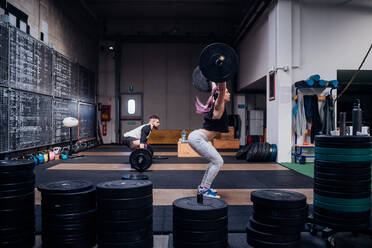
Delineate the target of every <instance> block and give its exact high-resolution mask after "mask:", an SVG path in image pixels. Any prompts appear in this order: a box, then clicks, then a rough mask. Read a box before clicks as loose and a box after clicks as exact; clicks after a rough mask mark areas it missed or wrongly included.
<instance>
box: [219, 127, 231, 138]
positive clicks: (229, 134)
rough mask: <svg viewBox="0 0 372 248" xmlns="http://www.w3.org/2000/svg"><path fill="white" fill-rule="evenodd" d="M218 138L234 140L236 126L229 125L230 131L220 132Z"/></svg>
mask: <svg viewBox="0 0 372 248" xmlns="http://www.w3.org/2000/svg"><path fill="white" fill-rule="evenodd" d="M218 139H221V140H233V139H234V127H229V132H228V133H220V137H218Z"/></svg>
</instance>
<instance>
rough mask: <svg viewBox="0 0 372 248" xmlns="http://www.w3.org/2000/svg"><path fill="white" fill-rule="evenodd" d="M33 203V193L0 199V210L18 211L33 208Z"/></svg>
mask: <svg viewBox="0 0 372 248" xmlns="http://www.w3.org/2000/svg"><path fill="white" fill-rule="evenodd" d="M34 202H35V192H31V193H27V194H21V195H14V196H6V197H0V210H6V209H19V208H24V207H30V206H33V205H34Z"/></svg>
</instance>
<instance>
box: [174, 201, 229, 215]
mask: <svg viewBox="0 0 372 248" xmlns="http://www.w3.org/2000/svg"><path fill="white" fill-rule="evenodd" d="M173 216H175V217H179V218H184V219H192V220H215V219H219V218H222V217H225V216H227V203H226V202H225V201H224V200H221V199H216V198H209V197H204V199H203V204H199V203H198V202H197V200H196V197H185V198H180V199H177V200H175V201H174V202H173Z"/></svg>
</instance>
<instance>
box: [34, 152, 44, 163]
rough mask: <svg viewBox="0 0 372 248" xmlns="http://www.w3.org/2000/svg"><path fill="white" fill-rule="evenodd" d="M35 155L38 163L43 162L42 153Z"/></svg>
mask: <svg viewBox="0 0 372 248" xmlns="http://www.w3.org/2000/svg"><path fill="white" fill-rule="evenodd" d="M36 157H37V158H38V159H39V164H44V155H43V154H36Z"/></svg>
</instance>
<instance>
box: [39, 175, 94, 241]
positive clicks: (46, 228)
mask: <svg viewBox="0 0 372 248" xmlns="http://www.w3.org/2000/svg"><path fill="white" fill-rule="evenodd" d="M38 190H39V191H40V192H41V210H42V242H43V247H53V248H56V247H61V248H62V247H81V248H83V247H87V248H88V247H93V246H94V245H95V244H96V190H95V188H94V186H93V185H92V184H91V183H89V182H86V181H79V180H76V181H58V182H52V183H46V184H42V185H40V186H39V187H38Z"/></svg>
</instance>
